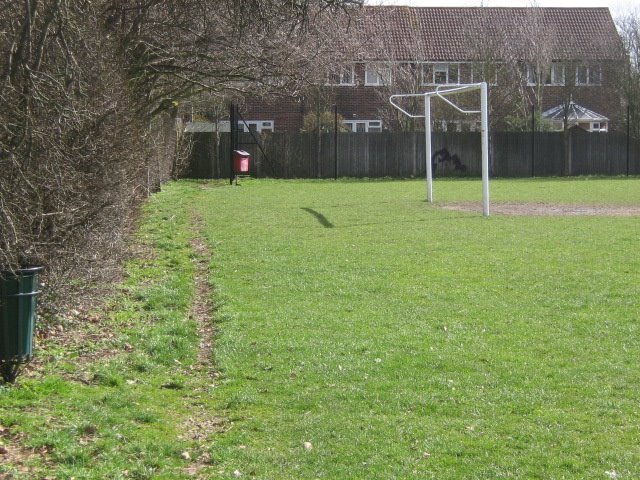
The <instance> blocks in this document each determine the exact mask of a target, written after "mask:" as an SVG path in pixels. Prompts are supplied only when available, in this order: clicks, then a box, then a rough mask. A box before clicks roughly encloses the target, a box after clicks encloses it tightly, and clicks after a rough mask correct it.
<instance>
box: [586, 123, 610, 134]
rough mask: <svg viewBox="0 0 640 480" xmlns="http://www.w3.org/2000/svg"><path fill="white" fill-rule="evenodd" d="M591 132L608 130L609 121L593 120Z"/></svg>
mask: <svg viewBox="0 0 640 480" xmlns="http://www.w3.org/2000/svg"><path fill="white" fill-rule="evenodd" d="M589 131H590V132H606V131H607V122H591V128H590V129H589Z"/></svg>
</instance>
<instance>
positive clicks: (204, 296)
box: [189, 214, 216, 377]
mask: <svg viewBox="0 0 640 480" xmlns="http://www.w3.org/2000/svg"><path fill="white" fill-rule="evenodd" d="M192 218H193V226H194V231H195V232H196V235H195V236H194V237H193V239H192V240H191V247H192V248H193V251H194V252H195V253H196V256H195V258H194V260H193V261H194V265H195V273H194V284H195V294H194V298H193V303H192V305H191V311H190V313H189V315H190V317H191V318H192V319H193V320H195V322H196V324H197V325H198V334H199V336H200V348H199V351H198V362H197V366H198V368H199V369H200V370H202V371H207V372H208V375H210V376H211V377H215V376H216V372H215V365H214V354H213V343H214V334H215V331H214V327H213V309H214V307H213V300H212V295H213V288H212V287H211V285H210V284H209V279H208V265H209V261H210V259H211V253H210V251H209V247H208V246H207V243H206V241H205V239H204V238H203V236H202V230H203V225H202V219H200V218H199V217H198V216H197V215H195V214H193V216H192Z"/></svg>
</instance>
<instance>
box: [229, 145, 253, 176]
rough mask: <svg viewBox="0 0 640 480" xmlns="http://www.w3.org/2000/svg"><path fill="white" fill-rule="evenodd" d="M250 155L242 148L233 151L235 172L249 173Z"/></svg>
mask: <svg viewBox="0 0 640 480" xmlns="http://www.w3.org/2000/svg"><path fill="white" fill-rule="evenodd" d="M250 159H251V155H250V154H249V152H245V151H244V150H234V151H233V171H234V172H235V173H249V160H250Z"/></svg>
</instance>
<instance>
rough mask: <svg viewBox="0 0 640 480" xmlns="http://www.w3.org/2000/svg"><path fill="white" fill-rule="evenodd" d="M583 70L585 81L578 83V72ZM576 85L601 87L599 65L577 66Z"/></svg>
mask: <svg viewBox="0 0 640 480" xmlns="http://www.w3.org/2000/svg"><path fill="white" fill-rule="evenodd" d="M581 69H584V73H585V81H584V82H581V81H580V70H581ZM576 85H582V86H585V85H586V86H592V85H602V69H601V68H600V65H578V66H577V67H576Z"/></svg>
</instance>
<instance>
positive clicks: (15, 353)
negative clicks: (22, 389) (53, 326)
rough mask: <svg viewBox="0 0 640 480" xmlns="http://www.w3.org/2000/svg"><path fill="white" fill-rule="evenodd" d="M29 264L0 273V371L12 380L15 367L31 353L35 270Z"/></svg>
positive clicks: (8, 379)
mask: <svg viewBox="0 0 640 480" xmlns="http://www.w3.org/2000/svg"><path fill="white" fill-rule="evenodd" d="M41 271H42V267H29V268H22V269H19V270H16V271H15V272H2V273H1V274H0V374H1V375H2V377H3V378H4V380H5V381H9V382H12V381H13V380H15V377H16V376H17V373H18V368H19V366H20V365H21V364H24V363H26V362H28V361H29V360H31V357H32V356H33V334H34V331H35V324H36V305H37V297H38V294H39V293H40V290H39V288H38V287H39V283H38V273H40V272H41Z"/></svg>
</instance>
